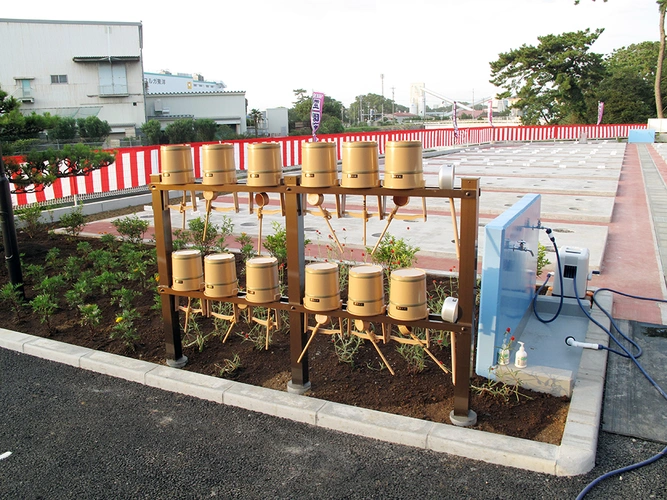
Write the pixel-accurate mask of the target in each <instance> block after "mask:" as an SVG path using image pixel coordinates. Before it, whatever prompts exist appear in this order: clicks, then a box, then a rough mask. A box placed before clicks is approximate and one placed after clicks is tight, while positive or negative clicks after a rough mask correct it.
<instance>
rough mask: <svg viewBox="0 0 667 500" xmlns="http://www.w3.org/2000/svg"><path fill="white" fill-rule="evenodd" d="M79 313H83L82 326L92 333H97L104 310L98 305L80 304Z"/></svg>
mask: <svg viewBox="0 0 667 500" xmlns="http://www.w3.org/2000/svg"><path fill="white" fill-rule="evenodd" d="M79 312H81V320H80V321H79V323H80V324H81V326H87V327H88V328H89V329H90V333H94V332H95V327H96V326H99V324H100V321H101V320H102V310H101V309H100V308H99V306H98V305H97V304H80V305H79Z"/></svg>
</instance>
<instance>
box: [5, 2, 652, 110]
mask: <svg viewBox="0 0 667 500" xmlns="http://www.w3.org/2000/svg"><path fill="white" fill-rule="evenodd" d="M25 5H27V4H25V2H23V3H21V2H10V3H7V5H3V8H2V13H1V14H0V15H1V16H2V17H3V18H12V19H26V18H28V17H26V16H27V15H28V13H29V18H31V19H49V20H61V19H64V20H88V21H105V20H108V21H135V22H136V21H141V22H142V23H143V27H144V70H145V71H147V72H157V71H159V70H162V69H169V70H171V71H172V72H184V73H195V72H196V73H201V74H203V75H204V76H205V77H206V79H208V80H222V81H224V82H225V83H226V84H227V85H228V90H244V91H246V98H247V99H248V106H249V108H258V109H265V108H267V107H278V106H286V107H290V106H291V105H292V102H293V100H294V95H293V92H292V91H293V89H297V88H304V89H306V90H307V91H308V92H312V91H320V92H324V93H325V94H327V95H330V96H332V97H334V98H336V99H338V100H339V101H342V102H343V104H344V105H345V106H347V105H349V104H350V103H351V102H352V101H353V100H354V98H355V96H356V95H359V94H366V93H369V92H374V93H376V94H380V93H382V79H381V77H380V75H381V74H384V95H385V96H386V97H389V98H391V97H392V87H393V93H394V98H395V100H396V102H397V103H399V104H404V105H409V92H410V84H411V83H415V82H423V83H425V84H426V87H427V88H430V89H432V90H435V91H436V92H438V93H440V94H444V95H446V96H447V97H451V98H453V99H456V100H459V101H470V100H472V97H473V93H474V96H475V99H478V98H481V97H486V96H492V95H494V94H495V92H496V91H497V89H494V87H493V86H492V85H491V84H490V83H489V82H488V81H489V78H490V70H489V62H490V61H492V60H494V59H496V58H497V56H498V54H499V53H500V52H506V51H508V50H510V49H513V48H517V47H519V46H521V45H522V44H529V45H534V44H537V37H538V36H540V35H546V34H557V33H563V32H567V31H577V30H582V29H585V28H591V29H595V28H605V32H604V33H603V34H602V36H601V37H600V39H599V40H598V41H597V42H596V44H595V45H594V46H593V50H594V51H596V52H599V53H602V54H608V53H611V52H612V51H613V50H614V49H616V48H620V47H623V46H627V45H630V44H632V43H639V42H642V41H646V40H652V41H656V40H658V35H659V33H658V7H657V4H656V2H655V0H609V2H607V3H603V2H602V0H598V1H596V2H593V1H591V0H581V5H579V6H576V7H575V6H574V1H573V0H467V1H461V0H410V1H405V0H400V1H399V0H280V1H276V0H218V1H210V0H200V1H198V2H192V3H186V2H179V3H178V4H177V3H171V2H159V3H158V2H153V1H143V2H137V1H133V2H130V1H127V0H115V1H114V2H111V3H108V2H106V3H105V2H90V1H78V0H70V1H65V2H53V1H51V0H49V1H44V0H32V1H31V2H29V5H30V8H26V7H25ZM438 102H439V101H438V99H436V98H435V97H433V98H429V99H428V100H427V104H429V105H437V104H438Z"/></svg>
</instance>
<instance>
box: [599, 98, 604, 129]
mask: <svg viewBox="0 0 667 500" xmlns="http://www.w3.org/2000/svg"><path fill="white" fill-rule="evenodd" d="M603 114H604V103H603V102H602V101H600V102H598V125H600V123H602V115H603Z"/></svg>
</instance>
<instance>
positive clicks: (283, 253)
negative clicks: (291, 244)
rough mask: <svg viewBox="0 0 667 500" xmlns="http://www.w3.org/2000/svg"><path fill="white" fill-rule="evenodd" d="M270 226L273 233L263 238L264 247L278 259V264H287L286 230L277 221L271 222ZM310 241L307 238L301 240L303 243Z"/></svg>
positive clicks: (306, 243)
mask: <svg viewBox="0 0 667 500" xmlns="http://www.w3.org/2000/svg"><path fill="white" fill-rule="evenodd" d="M271 227H272V228H273V231H274V233H273V234H268V235H267V236H266V239H265V240H264V248H266V249H267V250H268V251H269V253H270V254H271V255H272V256H273V257H275V258H276V259H278V265H280V264H285V265H286V264H287V230H286V229H285V226H283V225H282V224H281V223H280V222H278V221H273V222H271ZM309 243H310V240H309V239H305V240H304V241H303V244H304V245H308V244H309Z"/></svg>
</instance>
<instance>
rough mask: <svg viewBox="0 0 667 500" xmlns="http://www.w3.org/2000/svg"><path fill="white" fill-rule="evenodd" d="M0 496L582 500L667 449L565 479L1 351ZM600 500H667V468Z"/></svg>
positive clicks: (626, 482)
mask: <svg viewBox="0 0 667 500" xmlns="http://www.w3.org/2000/svg"><path fill="white" fill-rule="evenodd" d="M0 364H1V366H2V369H1V370H0V377H1V378H0V415H1V416H2V424H1V425H0V457H1V456H2V454H3V453H5V452H11V455H9V456H8V457H6V458H4V459H1V460H0V497H1V498H3V499H14V498H17V499H18V498H20V499H29V498H49V499H50V498H58V499H66V498H77V499H80V498H114V499H118V498H123V499H130V498H151V499H153V498H211V497H216V496H225V497H231V498H314V497H317V498H383V499H384V498H468V499H477V498H483V499H495V498H526V499H537V498H539V499H551V498H553V499H568V498H575V497H576V496H577V494H578V493H579V492H580V491H581V490H582V489H583V488H584V487H585V486H586V485H587V484H588V483H589V482H590V481H591V480H593V479H594V478H595V477H597V476H598V475H600V474H603V473H605V472H607V471H610V470H613V469H616V468H618V467H622V466H625V465H628V464H631V463H634V462H637V461H640V460H644V459H646V458H648V457H650V456H652V455H654V454H655V453H657V452H659V451H660V450H661V449H662V448H663V445H661V444H659V443H652V442H646V441H641V440H637V439H632V438H627V437H621V436H616V435H612V434H607V433H601V434H600V440H599V445H598V455H597V456H598V465H597V466H596V467H595V469H594V470H593V471H591V472H590V473H589V474H587V475H585V476H579V477H571V478H563V477H554V476H549V475H545V474H538V473H533V472H526V471H523V470H520V469H513V468H509V467H501V466H497V465H489V464H485V463H483V462H478V461H473V460H467V459H463V458H459V457H454V456H450V455H446V454H437V453H433V452H429V451H424V450H419V449H415V448H410V447H405V446H400V445H394V444H388V443H383V442H378V441H374V440H370V439H364V438H360V437H357V436H352V435H347V434H342V433H338V432H332V431H327V430H323V429H318V428H315V427H311V426H308V425H304V424H299V423H295V422H292V421H289V420H283V419H279V418H275V417H270V416H265V415H262V414H258V413H253V412H249V411H247V410H242V409H238V408H233V407H227V406H224V405H220V404H216V403H212V402H208V401H201V400H198V399H195V398H191V397H187V396H182V395H178V394H172V393H169V392H163V391H160V390H157V389H153V388H150V387H145V386H142V385H139V384H134V383H131V382H126V381H124V380H118V379H114V378H112V377H107V376H103V375H99V374H95V373H92V372H87V371H85V370H81V369H76V368H72V367H69V366H66V365H61V364H58V363H53V362H50V361H45V360H42V359H38V358H33V357H30V356H26V355H23V354H19V353H15V352H13V351H7V350H4V349H0ZM586 498H587V499H594V498H599V499H602V498H604V499H609V498H638V499H639V498H641V499H645V498H667V461H666V460H665V459H663V460H661V461H658V462H656V463H654V464H652V465H650V466H648V467H645V468H642V469H639V470H637V471H633V472H630V473H627V474H624V475H623V476H620V477H619V476H616V477H614V478H612V479H608V480H606V481H604V482H602V483H601V484H600V485H598V486H597V487H596V488H595V489H594V490H593V491H592V492H591V493H590V494H589V495H588V496H587V497H586Z"/></svg>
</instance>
